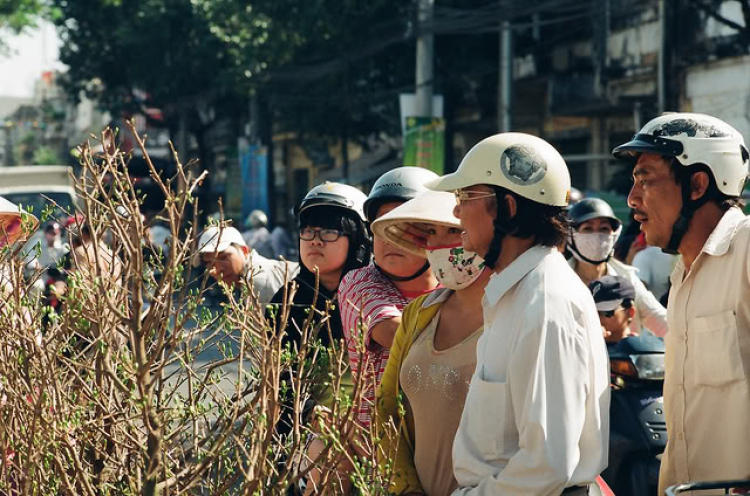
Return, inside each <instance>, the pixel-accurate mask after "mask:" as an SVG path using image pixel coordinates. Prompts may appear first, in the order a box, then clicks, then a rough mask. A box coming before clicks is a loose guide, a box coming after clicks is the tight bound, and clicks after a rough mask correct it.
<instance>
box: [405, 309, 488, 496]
mask: <svg viewBox="0 0 750 496" xmlns="http://www.w3.org/2000/svg"><path fill="white" fill-rule="evenodd" d="M439 320H440V312H438V313H437V315H435V318H433V319H432V321H431V322H430V324H429V325H428V326H427V327H426V328H425V329H424V331H423V332H422V333H421V334H420V335H419V337H417V340H416V341H415V342H414V345H413V346H412V347H411V350H409V354H408V355H407V356H406V358H405V359H404V364H403V366H402V367H401V374H400V380H401V385H402V387H403V390H404V394H405V395H406V397H407V398H408V400H409V405H410V406H411V408H412V411H413V414H414V428H415V435H414V442H415V447H414V465H415V467H416V469H417V474H418V475H419V481H420V483H421V484H422V488H423V489H424V491H425V493H426V494H428V495H430V496H441V495H449V494H451V493H452V492H453V490H454V489H455V488H456V487H457V486H458V483H457V482H456V479H455V478H454V477H453V461H452V455H451V453H452V452H453V438H454V437H455V434H456V429H458V423H459V421H460V420H461V412H462V411H463V407H464V400H465V399H466V393H467V392H468V390H469V383H470V381H471V376H472V374H473V373H474V368H475V367H476V362H477V351H476V350H477V341H478V339H479V336H480V335H481V334H482V328H480V329H478V330H477V331H476V332H474V333H473V334H471V335H470V336H469V337H467V338H466V339H464V340H463V341H461V342H460V343H458V344H457V345H455V346H453V347H451V348H448V349H447V350H442V351H437V350H436V349H435V345H434V343H435V331H436V329H437V324H438V322H439Z"/></svg>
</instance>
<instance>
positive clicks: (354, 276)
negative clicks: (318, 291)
mask: <svg viewBox="0 0 750 496" xmlns="http://www.w3.org/2000/svg"><path fill="white" fill-rule="evenodd" d="M362 284H366V285H368V286H383V287H384V288H385V287H390V286H392V285H393V284H392V283H391V282H390V280H388V279H387V278H386V277H384V276H383V274H382V273H381V272H380V271H379V270H378V268H377V267H375V265H374V264H369V265H365V266H364V267H360V268H358V269H352V270H350V271H349V272H347V274H346V275H345V276H344V278H343V279H342V281H341V284H340V285H339V292H343V291H345V290H353V289H355V288H358V287H359V286H361V285H362Z"/></svg>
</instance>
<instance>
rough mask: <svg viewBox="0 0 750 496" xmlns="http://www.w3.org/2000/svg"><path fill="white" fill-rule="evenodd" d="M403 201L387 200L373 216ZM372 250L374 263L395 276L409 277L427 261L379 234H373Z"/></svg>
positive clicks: (386, 211)
mask: <svg viewBox="0 0 750 496" xmlns="http://www.w3.org/2000/svg"><path fill="white" fill-rule="evenodd" d="M402 203H403V202H389V203H384V204H383V205H381V206H380V208H379V209H378V211H377V213H376V214H375V218H376V219H379V218H380V217H382V216H384V215H385V214H387V213H388V212H390V211H391V210H393V209H394V208H396V207H398V206H399V205H401V204H402ZM372 252H373V256H374V257H375V263H376V264H378V267H380V268H381V269H383V270H384V271H385V272H387V273H388V274H391V275H393V276H396V277H410V276H412V275H414V274H416V273H417V271H419V269H421V268H422V267H424V264H425V263H426V262H427V261H426V260H425V259H424V258H422V257H418V256H416V255H412V254H411V253H409V252H407V251H404V250H402V249H401V248H399V247H397V246H396V245H392V244H390V243H388V242H387V241H385V240H384V239H383V238H381V237H380V236H373V240H372Z"/></svg>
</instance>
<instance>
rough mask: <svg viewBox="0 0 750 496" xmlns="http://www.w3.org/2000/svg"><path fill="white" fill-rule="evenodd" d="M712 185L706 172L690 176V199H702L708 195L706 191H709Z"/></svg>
mask: <svg viewBox="0 0 750 496" xmlns="http://www.w3.org/2000/svg"><path fill="white" fill-rule="evenodd" d="M710 184H711V178H709V177H708V173H707V172H705V171H700V172H696V173H695V174H693V175H692V176H690V199H691V200H697V199H699V198H702V197H703V195H705V194H706V191H708V186H709V185H710Z"/></svg>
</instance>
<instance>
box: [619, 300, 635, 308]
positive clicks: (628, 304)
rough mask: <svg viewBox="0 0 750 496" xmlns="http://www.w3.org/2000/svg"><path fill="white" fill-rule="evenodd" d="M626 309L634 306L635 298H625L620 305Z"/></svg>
mask: <svg viewBox="0 0 750 496" xmlns="http://www.w3.org/2000/svg"><path fill="white" fill-rule="evenodd" d="M620 306H621V307H622V308H624V309H626V310H627V309H628V308H632V307H633V298H625V299H624V300H622V304H621V305H620Z"/></svg>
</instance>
